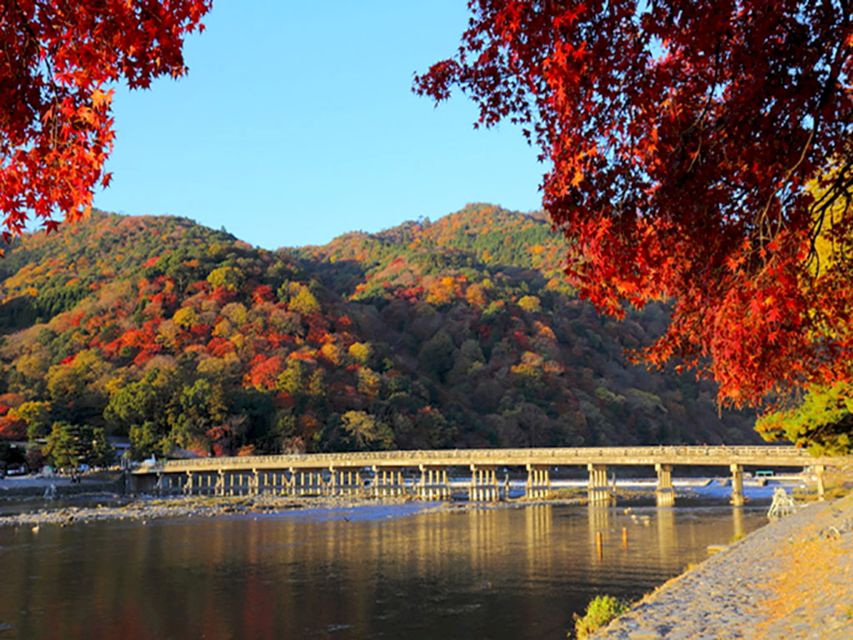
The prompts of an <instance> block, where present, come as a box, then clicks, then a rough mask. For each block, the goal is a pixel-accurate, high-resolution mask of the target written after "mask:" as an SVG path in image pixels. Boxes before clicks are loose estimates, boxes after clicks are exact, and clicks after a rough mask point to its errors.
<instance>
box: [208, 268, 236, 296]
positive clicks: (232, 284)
mask: <svg viewBox="0 0 853 640" xmlns="http://www.w3.org/2000/svg"><path fill="white" fill-rule="evenodd" d="M207 281H208V282H209V283H210V285H211V286H212V287H222V288H223V289H227V290H228V291H236V290H237V289H239V288H240V285H241V284H243V272H242V271H240V270H239V269H238V268H236V267H230V266H224V267H217V268H216V269H214V270H213V271H211V272H210V273H209V274H208V276H207Z"/></svg>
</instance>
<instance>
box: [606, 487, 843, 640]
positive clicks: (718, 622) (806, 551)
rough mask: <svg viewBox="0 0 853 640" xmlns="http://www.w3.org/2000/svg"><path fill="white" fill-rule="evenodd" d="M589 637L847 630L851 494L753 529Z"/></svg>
mask: <svg viewBox="0 0 853 640" xmlns="http://www.w3.org/2000/svg"><path fill="white" fill-rule="evenodd" d="M595 637H596V638H611V639H612V638H619V639H626V640H627V639H631V640H648V639H652V638H668V639H671V640H678V639H681V640H685V639H699V638H702V639H704V638H707V639H721V640H722V639H734V638H743V639H749V640H752V639H756V640H759V639H762V638H785V639H787V640H793V639H794V638H814V639H815V640H835V639H838V640H842V639H843V640H847V639H848V638H853V495H850V496H847V497H845V498H842V499H840V500H838V501H835V502H822V503H813V504H809V505H805V506H802V507H801V508H800V509H799V511H798V512H797V513H795V514H794V515H791V516H788V517H786V518H783V519H781V520H779V521H776V522H772V523H770V524H768V525H767V526H766V527H763V528H761V529H759V530H757V531H755V532H753V533H752V534H750V535H749V536H747V537H746V538H745V539H743V540H741V541H740V542H738V543H736V544H734V545H732V546H731V547H729V548H728V549H726V550H725V551H722V552H720V553H718V554H716V555H713V556H711V557H710V558H709V559H708V560H706V561H705V562H703V563H702V564H701V565H699V566H698V567H697V568H695V569H693V570H691V571H688V572H687V573H686V574H683V575H681V576H679V577H677V578H674V579H673V580H670V581H669V582H667V583H666V584H665V585H663V586H662V587H660V588H659V589H657V590H656V591H655V592H654V593H652V594H651V595H649V596H647V597H646V598H644V599H643V600H642V601H641V602H639V603H638V604H637V605H635V606H634V607H632V609H631V610H630V611H629V612H628V613H626V614H625V615H623V616H622V617H621V618H619V619H618V620H616V621H614V622H613V623H612V624H611V625H610V626H609V627H607V628H606V629H605V630H603V631H601V632H599V634H597V635H596V636H595Z"/></svg>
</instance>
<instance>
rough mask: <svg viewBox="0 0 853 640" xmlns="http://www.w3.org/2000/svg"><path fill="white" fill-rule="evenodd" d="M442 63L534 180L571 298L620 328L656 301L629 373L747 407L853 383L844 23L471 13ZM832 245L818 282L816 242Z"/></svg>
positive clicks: (602, 11)
mask: <svg viewBox="0 0 853 640" xmlns="http://www.w3.org/2000/svg"><path fill="white" fill-rule="evenodd" d="M469 5H470V8H471V11H472V14H473V15H472V18H471V21H470V24H469V28H468V30H467V31H466V32H465V33H464V35H463V37H462V44H461V46H460V49H459V52H458V53H457V55H456V56H455V57H454V58H452V59H449V60H444V61H442V62H439V63H437V64H436V65H434V66H433V67H432V68H431V69H430V70H429V72H428V73H426V74H424V75H423V76H420V77H418V78H417V79H416V81H415V90H416V91H417V92H419V93H421V94H427V95H430V96H432V97H433V98H435V99H436V100H444V99H446V98H448V97H449V95H450V91H451V89H452V87H453V86H459V87H461V88H462V90H463V91H464V92H465V93H466V94H467V95H469V96H470V97H472V98H473V99H474V101H475V102H476V103H477V104H478V106H479V109H480V117H479V124H482V125H485V126H490V125H494V124H496V123H497V122H499V121H501V120H504V119H509V120H510V121H512V122H514V123H517V124H519V125H520V126H521V127H522V128H523V130H524V132H525V135H526V136H527V137H528V139H530V140H531V141H532V142H536V143H538V145H539V146H540V147H541V150H542V158H543V159H548V160H550V162H551V170H550V171H549V172H548V173H547V175H546V176H545V179H544V185H543V186H544V204H545V206H546V208H547V210H548V212H549V213H550V215H551V217H552V220H553V222H554V224H555V226H556V227H558V228H559V229H560V230H562V231H563V232H564V234H565V236H566V237H567V239H568V240H569V243H570V245H569V262H568V269H567V272H568V274H569V276H570V277H571V278H572V280H573V281H574V283H575V284H576V285H577V286H578V288H579V290H580V292H581V294H582V295H583V296H585V297H587V298H589V299H590V300H592V301H593V302H594V303H595V304H596V305H597V306H598V307H599V308H600V309H602V310H604V311H606V312H608V313H611V314H614V315H617V316H621V315H622V314H623V313H624V310H625V305H626V304H629V305H634V306H636V307H641V306H642V305H644V304H645V303H647V302H648V301H650V300H656V299H669V300H672V301H673V302H674V313H673V317H672V322H671V325H670V328H669V330H668V333H667V334H666V335H665V336H664V337H663V338H662V339H661V340H660V342H659V343H658V344H656V345H655V346H654V347H652V348H651V349H650V350H649V351H648V352H646V355H647V356H648V357H649V358H650V359H651V360H652V362H655V363H662V362H665V361H668V360H669V359H670V358H673V357H678V358H682V359H683V360H684V361H685V362H686V363H687V364H689V365H693V366H698V367H700V368H701V369H703V370H705V371H709V372H710V373H712V374H713V376H714V377H715V378H716V380H717V381H718V383H719V385H720V387H719V388H720V397H721V399H723V400H728V401H731V402H734V403H735V404H742V403H757V402H760V401H761V399H762V398H765V397H767V396H768V394H772V393H774V392H777V391H780V390H785V389H790V388H791V387H792V386H793V387H796V386H798V385H801V384H803V383H805V382H810V381H812V382H813V381H826V380H827V379H832V378H837V377H845V376H846V377H850V376H853V368H851V365H850V363H851V362H853V344H852V343H851V320H850V319H851V314H853V287H851V286H850V282H851V280H850V278H851V274H853V267H851V265H852V264H853V263H851V260H853V253H851V251H850V248H851V247H850V244H851V238H853V208H851V205H850V202H851V194H853V135H851V134H853V121H851V114H852V113H853V92H851V86H850V77H851V72H853V58H852V57H851V45H853V32H851V21H850V17H849V15H848V11H847V10H846V8H845V3H843V2H841V3H839V2H822V3H817V2H806V1H804V0H800V1H796V0H750V1H745V2H730V1H728V0H714V1H711V2H694V1H692V0H664V1H663V2H654V3H637V2H634V1H633V0H615V1H613V2H606V3H605V2H588V1H587V2H578V1H576V0H567V1H566V2H542V1H540V0H472V1H471V2H470V3H469ZM829 212H834V213H833V214H832V215H833V216H834V219H833V220H832V221H831V229H832V233H833V234H835V236H836V237H835V240H836V241H837V242H838V243H839V247H842V246H846V249H844V250H842V249H841V248H838V249H837V250H836V252H835V254H834V257H833V260H832V263H831V264H829V265H827V264H824V265H822V267H819V266H817V265H816V255H817V251H816V250H815V244H816V240H817V239H818V237H819V236H821V235H822V234H826V233H828V231H827V229H828V227H829V226H830V223H829V222H828V218H829V217H830V213H829Z"/></svg>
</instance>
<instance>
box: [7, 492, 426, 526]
mask: <svg viewBox="0 0 853 640" xmlns="http://www.w3.org/2000/svg"><path fill="white" fill-rule="evenodd" d="M405 502H409V500H407V499H406V498H399V499H395V498H386V499H383V500H382V501H381V503H380V502H378V501H377V500H375V499H362V498H354V497H327V496H323V497H320V496H317V497H314V496H301V497H298V498H293V497H283V496H256V497H239V496H234V497H230V496H227V497H212V496H189V497H177V498H133V499H129V500H128V499H122V498H121V497H119V496H103V497H102V499H101V500H91V501H90V503H89V504H84V505H74V504H66V505H61V506H57V507H53V506H42V507H40V508H34V509H32V510H25V511H20V512H6V513H2V512H0V526H7V527H25V526H30V527H34V526H41V525H59V526H63V527H64V526H69V525H73V524H80V523H84V522H97V521H103V520H131V521H143V522H146V521H148V520H154V519H160V518H214V517H219V516H235V515H251V514H270V513H278V512H285V511H292V510H297V509H342V508H355V507H360V506H365V505H368V504H371V505H376V504H383V505H394V504H403V503H405Z"/></svg>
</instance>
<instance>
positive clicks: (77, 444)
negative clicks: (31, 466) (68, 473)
mask: <svg viewBox="0 0 853 640" xmlns="http://www.w3.org/2000/svg"><path fill="white" fill-rule="evenodd" d="M90 447H91V445H90ZM90 447H87V446H86V442H85V438H84V436H83V433H82V429H81V427H80V426H79V425H75V424H69V423H68V422H54V423H53V426H52V427H51V431H50V435H48V437H47V447H45V453H46V454H47V459H48V460H49V461H50V463H51V464H52V465H53V466H54V467H56V468H57V469H76V468H77V467H78V466H80V464H82V463H83V462H85V460H86V457H87V454H88V453H89V449H90Z"/></svg>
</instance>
